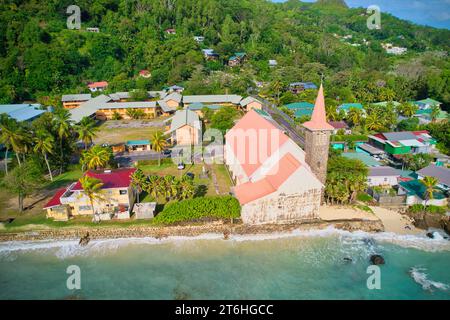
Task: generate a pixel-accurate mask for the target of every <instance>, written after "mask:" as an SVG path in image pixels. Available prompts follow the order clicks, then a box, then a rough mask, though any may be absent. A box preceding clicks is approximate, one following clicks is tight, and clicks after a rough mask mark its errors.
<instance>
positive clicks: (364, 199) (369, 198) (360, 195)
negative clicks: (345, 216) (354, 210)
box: [356, 193, 373, 202]
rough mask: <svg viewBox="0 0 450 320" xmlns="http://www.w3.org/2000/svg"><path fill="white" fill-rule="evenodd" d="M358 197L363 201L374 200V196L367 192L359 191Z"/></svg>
mask: <svg viewBox="0 0 450 320" xmlns="http://www.w3.org/2000/svg"><path fill="white" fill-rule="evenodd" d="M356 199H357V200H358V201H362V202H372V201H373V198H372V197H371V196H370V195H368V194H367V193H358V195H357V196H356Z"/></svg>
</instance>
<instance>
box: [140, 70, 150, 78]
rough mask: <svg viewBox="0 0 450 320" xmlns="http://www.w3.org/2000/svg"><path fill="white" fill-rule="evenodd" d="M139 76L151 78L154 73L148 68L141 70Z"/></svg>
mask: <svg viewBox="0 0 450 320" xmlns="http://www.w3.org/2000/svg"><path fill="white" fill-rule="evenodd" d="M139 76H140V77H142V78H150V77H151V76H152V74H151V73H150V71H148V70H141V71H139Z"/></svg>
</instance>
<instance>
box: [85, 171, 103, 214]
mask: <svg viewBox="0 0 450 320" xmlns="http://www.w3.org/2000/svg"><path fill="white" fill-rule="evenodd" d="M80 183H81V187H82V188H83V190H84V194H85V195H86V196H87V197H88V199H89V202H90V203H91V208H92V214H93V215H95V210H94V201H101V200H103V199H104V197H103V196H102V194H101V190H102V187H103V182H102V181H101V180H99V179H96V178H92V177H89V176H88V175H85V176H83V177H82V178H81V179H80Z"/></svg>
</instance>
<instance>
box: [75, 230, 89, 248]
mask: <svg viewBox="0 0 450 320" xmlns="http://www.w3.org/2000/svg"><path fill="white" fill-rule="evenodd" d="M90 240H91V238H90V237H89V232H86V235H85V236H83V237H82V238H81V239H80V242H78V244H79V245H80V246H85V245H87V244H88V243H89V241H90Z"/></svg>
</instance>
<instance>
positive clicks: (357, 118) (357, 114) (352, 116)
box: [346, 108, 362, 125]
mask: <svg viewBox="0 0 450 320" xmlns="http://www.w3.org/2000/svg"><path fill="white" fill-rule="evenodd" d="M346 118H347V119H348V120H350V122H351V123H352V124H353V125H358V124H359V123H360V122H361V118H362V111H361V110H360V109H358V108H350V110H348V113H347V117H346Z"/></svg>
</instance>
